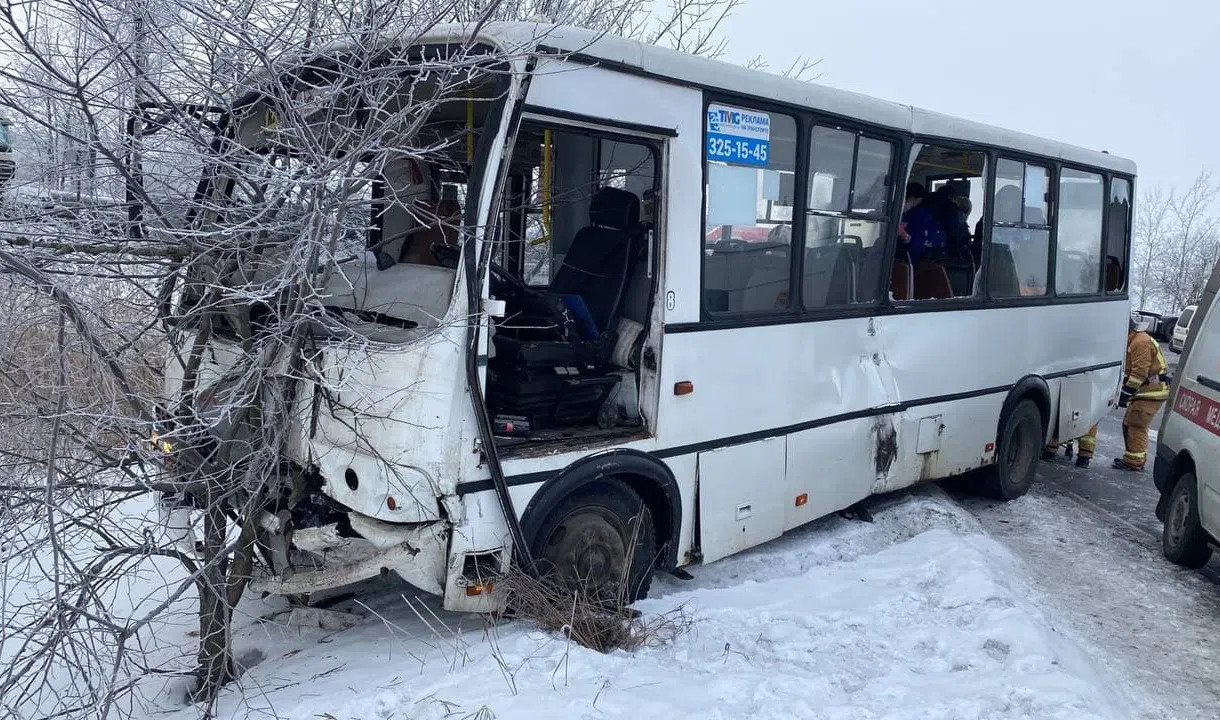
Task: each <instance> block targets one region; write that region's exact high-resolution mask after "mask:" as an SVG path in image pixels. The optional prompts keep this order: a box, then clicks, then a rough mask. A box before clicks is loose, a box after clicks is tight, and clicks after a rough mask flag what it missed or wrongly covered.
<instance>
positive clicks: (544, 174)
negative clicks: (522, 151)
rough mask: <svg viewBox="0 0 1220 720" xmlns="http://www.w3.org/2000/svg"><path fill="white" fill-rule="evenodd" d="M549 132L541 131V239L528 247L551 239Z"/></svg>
mask: <svg viewBox="0 0 1220 720" xmlns="http://www.w3.org/2000/svg"><path fill="white" fill-rule="evenodd" d="M551 173H552V168H551V131H550V130H543V131H542V171H541V172H540V173H539V179H538V183H539V185H540V187H539V188H538V192H539V194H540V196H541V197H540V199H541V201H542V237H540V238H538V239H537V240H534V241H533V242H531V243H530V245H541V244H542V243H544V242H546V241H547V240H550V239H551Z"/></svg>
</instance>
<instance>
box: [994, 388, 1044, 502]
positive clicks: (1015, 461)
mask: <svg viewBox="0 0 1220 720" xmlns="http://www.w3.org/2000/svg"><path fill="white" fill-rule="evenodd" d="M1042 441H1043V438H1042V413H1040V412H1039V411H1038V406H1037V405H1035V404H1034V402H1033V401H1032V400H1022V401H1021V402H1019V403H1017V405H1016V407H1014V408H1013V409H1012V412H1010V413H1008V417H1006V418H1005V419H1004V424H1003V426H1002V427H1001V428H1000V436H999V439H998V441H997V442H996V461H995V465H993V466H992V468H991V471H990V475H989V477H988V479H987V485H986V490H987V493H988V494H989V495H991V496H992V497H994V498H996V499H998V500H1015V499H1017V498H1019V497H1021V496H1022V495H1024V494H1025V493H1027V492H1029V488H1030V485H1032V484H1033V482H1034V471H1035V469H1036V467H1037V460H1038V456H1039V453H1040V452H1041V450H1042Z"/></svg>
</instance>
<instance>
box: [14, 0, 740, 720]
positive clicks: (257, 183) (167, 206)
mask: <svg viewBox="0 0 1220 720" xmlns="http://www.w3.org/2000/svg"><path fill="white" fill-rule="evenodd" d="M739 2H740V0H674V2H672V3H671V4H670V5H669V6H668V8H667V9H666V11H665V12H663V13H661V14H652V13H650V12H649V6H650V4H649V3H646V2H644V0H618V1H616V2H609V3H603V2H594V1H592V0H517V1H516V2H508V1H496V0H490V1H488V0H463V1H462V2H431V1H430V0H384V1H380V2H377V1H374V0H362V2H360V3H357V4H356V6H355V7H354V8H353V7H352V6H351V5H350V4H340V3H324V2H321V0H305V1H304V2H277V3H270V2H263V1H262V0H243V1H240V2H229V1H226V0H136V1H135V2H132V3H123V4H115V3H112V2H109V1H108V0H42V1H41V2H38V3H33V4H28V5H20V4H13V3H10V4H8V5H5V6H4V7H2V8H0V25H2V26H3V28H4V33H3V38H2V39H0V43H2V44H3V47H2V49H3V50H5V51H6V52H7V53H9V54H10V55H16V56H20V58H21V61H20V62H19V63H15V64H13V65H11V66H8V67H6V68H3V69H0V106H3V107H4V108H5V110H6V111H7V112H9V113H11V114H14V115H17V116H18V117H19V118H20V119H21V121H22V122H23V125H24V127H25V128H27V129H29V130H31V131H32V134H33V135H36V136H37V137H39V138H41V141H45V145H46V147H47V148H48V150H47V153H48V162H47V165H46V167H59V166H60V163H61V159H60V157H59V156H58V155H54V152H55V150H56V148H61V147H73V148H81V149H83V150H84V152H85V156H86V157H87V158H88V159H87V160H86V163H87V167H88V171H87V173H88V175H87V176H88V179H89V183H88V187H87V192H82V193H78V198H77V200H76V202H74V203H69V202H67V201H66V200H65V199H64V198H62V197H60V198H59V199H58V200H57V201H56V202H54V203H52V204H51V205H50V206H49V207H48V206H46V205H43V204H34V205H31V204H28V203H23V202H14V203H11V204H8V205H6V206H5V207H4V208H3V212H4V213H5V217H4V221H5V222H4V225H3V229H0V269H2V270H3V272H0V304H2V305H3V306H4V307H6V308H8V309H10V312H8V313H6V317H7V321H6V323H5V324H4V325H3V326H2V327H0V341H2V342H0V430H2V432H0V491H2V494H0V500H2V502H0V517H2V518H3V523H0V546H2V549H0V553H3V557H4V562H5V573H4V578H5V582H6V583H9V586H8V587H0V595H3V597H4V598H5V604H4V607H3V609H2V616H0V688H3V697H2V698H0V708H3V713H4V714H6V715H9V716H13V717H63V716H76V717H98V718H103V717H108V716H110V715H111V714H112V713H119V712H121V711H123V710H125V709H129V708H130V703H131V702H132V695H131V691H132V689H133V688H134V687H136V686H138V685H139V683H140V682H141V681H142V679H143V678H144V677H146V676H147V675H148V674H149V673H150V672H152V671H156V672H160V673H179V674H182V675H184V676H188V677H190V678H193V687H192V691H193V696H194V697H195V698H196V699H198V700H199V701H201V702H203V703H204V707H205V708H208V707H210V704H211V703H213V702H214V701H215V700H216V698H217V696H218V694H219V693H220V691H221V689H222V688H223V687H224V686H225V685H226V683H228V682H229V681H230V680H232V679H233V678H234V676H235V674H236V668H235V667H234V664H233V658H232V646H231V637H230V635H231V619H232V613H233V609H234V608H235V607H236V605H237V603H238V602H239V601H240V599H241V597H242V594H243V592H244V591H245V589H246V587H247V584H248V583H249V581H250V579H251V577H252V575H253V573H254V570H255V566H256V565H260V564H262V565H266V566H269V567H275V566H276V563H277V556H276V553H277V552H278V551H282V548H279V547H278V546H276V545H275V544H274V543H273V542H272V541H270V540H269V535H268V530H267V527H268V526H269V523H271V522H273V521H274V518H275V517H276V516H277V513H279V512H282V511H285V510H288V509H291V508H292V507H294V503H295V502H296V501H297V500H299V498H300V497H301V496H302V494H303V493H307V492H309V488H308V487H306V485H305V480H304V479H303V477H302V475H301V473H300V472H299V471H297V470H293V469H289V468H285V467H284V466H283V465H282V464H281V458H282V456H283V449H284V447H285V444H286V443H288V442H289V441H290V438H289V437H288V436H287V433H286V431H285V428H287V427H289V426H290V425H291V424H292V422H291V421H292V420H293V419H294V418H296V417H297V414H299V413H302V412H305V411H306V410H305V408H306V406H307V405H308V403H302V402H301V398H299V397H298V393H297V389H298V387H299V386H300V385H301V384H302V383H304V382H309V383H311V384H312V386H314V387H317V388H319V394H320V399H319V400H318V401H319V402H326V403H331V404H334V405H342V407H343V408H344V409H345V410H346V411H349V412H350V414H351V416H352V417H353V418H357V420H353V422H354V423H358V422H359V420H358V419H359V418H362V417H374V414H375V412H376V410H375V408H374V407H373V405H374V404H375V403H373V402H371V401H359V400H351V399H347V398H344V400H343V401H340V399H339V397H340V395H339V393H338V390H339V387H338V385H337V383H336V381H335V380H334V379H333V378H331V377H329V376H328V375H327V374H326V372H325V368H324V367H323V366H322V361H321V359H320V356H319V354H318V353H317V351H316V346H317V345H318V343H319V341H320V339H325V342H326V344H327V347H328V352H331V350H330V348H341V349H345V350H346V351H348V352H350V353H351V354H352V355H353V356H358V355H359V354H360V353H365V352H367V349H368V348H369V346H370V344H371V341H372V340H373V339H375V338H377V337H379V336H380V334H385V333H391V334H392V333H394V332H397V331H398V330H400V329H401V328H396V327H395V326H394V325H393V323H392V322H387V320H386V318H383V317H376V316H372V315H369V314H368V313H362V312H361V311H360V310H359V309H358V308H355V307H349V306H343V305H338V306H335V305H330V304H327V303H328V302H329V301H324V300H323V298H325V297H331V296H333V295H334V293H333V292H329V291H328V288H330V287H332V286H334V284H335V283H338V286H339V287H342V286H343V284H344V283H346V284H347V286H348V287H350V286H351V283H352V282H354V280H355V279H356V276H357V275H359V273H360V272H361V268H363V267H365V266H366V264H369V263H372V264H377V263H381V262H382V261H383V259H384V257H383V254H384V252H386V248H387V247H388V245H387V243H388V242H389V240H390V239H386V240H385V241H384V242H382V243H380V244H375V245H373V246H371V247H366V243H365V241H364V238H365V237H367V232H366V231H367V228H368V226H369V224H370V213H371V212H372V205H371V191H372V190H371V189H372V187H373V184H374V178H375V177H377V176H378V174H379V173H382V172H384V171H385V169H386V167H387V166H390V165H392V164H394V163H402V162H427V163H430V164H432V165H435V166H436V167H438V168H442V169H444V170H446V171H447V172H450V173H451V174H452V175H453V176H454V177H459V176H461V174H462V173H463V172H464V170H462V167H463V166H464V165H468V164H469V161H470V157H471V155H470V153H472V152H473V151H474V150H473V148H475V147H476V146H477V143H478V141H479V139H480V138H481V137H482V136H481V135H480V133H481V130H480V128H481V126H480V124H479V123H480V122H482V120H477V121H473V122H472V120H470V119H468V118H483V117H488V118H490V117H493V113H492V112H491V110H490V108H493V107H495V106H496V104H497V103H500V102H501V101H502V100H503V99H504V79H505V77H507V75H506V69H508V71H509V72H512V68H514V67H520V66H521V65H520V61H521V60H523V58H519V57H515V56H512V55H510V54H506V53H504V52H489V51H487V50H486V49H484V48H476V47H473V46H471V47H466V46H460V47H456V48H449V49H448V50H446V51H445V52H444V53H440V54H438V55H436V56H435V57H431V56H430V57H428V58H426V59H423V60H420V59H419V58H416V59H414V60H412V59H411V58H409V57H408V56H407V54H405V53H406V51H407V49H408V48H410V47H411V45H412V43H413V42H415V40H416V39H417V38H418V37H420V36H421V34H423V33H424V32H425V31H426V30H428V29H429V28H431V27H432V26H434V25H435V24H436V23H438V22H443V21H451V20H460V21H463V22H470V23H475V24H478V23H483V22H488V21H490V20H493V19H542V20H547V21H555V22H564V23H573V24H580V25H584V26H586V27H591V28H593V29H595V30H608V31H615V32H621V33H624V34H630V35H634V36H637V37H643V38H645V39H647V40H649V41H651V42H656V43H660V44H665V45H668V46H670V47H673V48H676V49H679V50H684V51H687V52H697V53H703V54H710V55H715V54H717V53H719V52H720V51H721V50H722V49H723V44H722V42H721V41H720V40H719V39H718V38H719V35H718V29H719V28H720V26H721V23H722V22H723V20H724V18H725V17H726V16H727V14H728V13H729V12H730V11H732V10H733V9H734V8H735V7H737V5H738V4H739ZM538 32H540V33H544V32H546V27H545V26H539V30H538ZM322 47H327V48H330V50H328V51H327V53H326V54H324V55H323V56H321V57H316V56H315V55H314V53H315V52H316V51H317V49H318V48H322ZM310 58H314V59H310ZM458 107H460V108H461V109H462V111H461V112H456V111H455V108H458ZM455 118H459V119H456V120H455ZM487 122H491V121H487ZM74 157H75V156H74ZM58 182H59V181H58V180H53V181H52V184H58ZM405 206H406V207H408V208H409V212H410V213H411V214H412V215H413V216H414V220H415V221H416V224H417V225H419V226H421V227H423V226H435V227H441V228H445V229H447V230H451V231H453V232H452V233H449V234H448V236H450V237H457V238H459V241H460V238H464V237H467V236H469V234H470V233H471V232H472V231H473V229H472V228H463V227H459V226H455V221H454V220H453V219H452V218H451V217H449V216H447V215H442V214H440V212H439V210H438V209H436V208H435V207H430V206H428V205H426V204H418V203H411V202H407V203H406V204H405ZM434 332H436V333H438V334H439V333H441V332H443V328H436V329H435V330H434ZM216 338H223V339H224V341H225V343H224V344H225V346H226V347H229V348H231V349H232V350H231V357H228V358H227V359H226V361H225V362H220V361H218V360H217V359H216V357H215V355H216V351H215V346H214V345H213V344H212V343H211V341H212V340H213V339H216ZM374 419H375V418H374ZM369 450H370V451H371V452H375V451H376V449H375V448H369ZM387 463H388V464H392V463H390V461H388V460H387ZM158 509H160V510H158ZM159 511H160V512H165V513H169V514H170V515H171V518H170V519H171V522H169V523H167V524H166V528H168V529H163V530H156V531H154V530H152V527H154V524H153V523H152V522H150V521H151V520H152V518H150V517H149V515H150V513H155V512H159ZM184 518H185V519H184ZM196 529H197V531H198V533H197V535H198V537H197V540H196V537H195V535H196V533H195V530H196ZM150 571H155V572H156V573H157V574H158V576H160V577H162V578H164V582H163V583H161V584H159V585H158V586H157V588H156V590H155V591H150V590H148V589H147V587H145V589H144V590H141V591H140V593H141V594H140V595H139V596H133V594H132V593H133V589H132V588H133V587H135V585H133V578H136V577H138V576H139V575H140V574H141V573H147V572H150ZM14 582H21V583H22V585H23V587H24V588H25V590H24V591H23V592H21V593H17V592H15V591H13V587H12V584H13V583H14ZM183 612H193V613H194V615H195V618H196V622H197V623H198V632H197V635H198V638H199V646H198V652H197V653H196V654H195V657H194V658H182V657H179V656H178V655H177V654H176V653H174V652H173V651H172V650H171V649H169V648H166V647H164V646H163V645H162V644H160V643H159V642H158V637H157V632H156V630H157V628H158V627H159V626H160V624H161V623H163V622H165V620H166V618H167V617H170V616H180V615H181V614H182V613H183Z"/></svg>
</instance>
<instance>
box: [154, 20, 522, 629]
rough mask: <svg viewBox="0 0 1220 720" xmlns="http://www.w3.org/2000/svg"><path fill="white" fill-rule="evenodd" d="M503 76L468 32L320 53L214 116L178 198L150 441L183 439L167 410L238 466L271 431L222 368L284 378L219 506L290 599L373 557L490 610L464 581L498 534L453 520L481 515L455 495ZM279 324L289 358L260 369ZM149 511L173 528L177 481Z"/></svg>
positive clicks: (482, 474)
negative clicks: (461, 38) (181, 201)
mask: <svg viewBox="0 0 1220 720" xmlns="http://www.w3.org/2000/svg"><path fill="white" fill-rule="evenodd" d="M365 55H367V53H365ZM523 70H524V69H523V68H522V67H519V66H518V61H517V60H516V59H514V58H511V57H508V56H507V55H506V54H505V53H503V52H501V51H496V50H492V49H491V48H488V47H480V46H474V45H470V44H466V45H439V44H438V45H426V46H416V47H413V48H409V49H405V50H393V51H387V52H385V53H382V54H379V55H378V56H377V58H376V60H375V61H374V62H370V61H369V58H368V57H363V58H355V57H353V56H349V55H345V54H344V53H342V52H337V53H332V54H328V55H327V57H326V58H325V59H323V60H317V61H313V62H311V63H309V64H307V65H303V66H302V67H301V68H299V69H298V70H296V71H294V72H293V73H292V74H291V77H280V78H278V79H277V81H276V82H272V81H268V83H267V87H268V88H269V90H268V91H267V92H265V93H260V94H255V95H251V96H250V97H248V98H245V99H243V100H242V101H241V102H239V103H237V104H236V106H235V109H233V110H232V111H231V112H230V113H229V114H228V116H227V117H226V119H225V122H224V123H223V129H222V133H221V139H220V140H218V142H217V144H216V145H215V146H214V149H215V150H216V151H217V152H216V153H215V155H216V156H217V157H218V158H219V159H218V160H217V162H216V163H215V164H214V166H213V167H212V168H210V169H209V170H208V171H207V172H206V173H205V177H204V178H203V180H202V181H201V183H200V185H199V191H198V193H197V196H196V200H197V203H196V207H195V209H194V211H193V219H192V223H193V228H192V231H193V232H194V233H196V234H197V237H198V238H200V240H199V245H198V248H201V249H197V250H196V252H194V253H193V254H192V255H191V260H190V261H188V262H187V263H185V264H184V268H185V269H184V271H183V273H182V277H181V278H180V279H179V281H178V283H177V285H176V286H175V287H174V288H172V289H170V290H167V291H166V293H165V296H166V297H170V298H172V301H171V302H169V303H168V304H167V305H168V306H167V312H166V320H167V323H168V326H169V327H170V328H171V336H172V337H173V338H174V342H173V345H174V352H173V353H171V354H170V355H171V359H170V361H169V363H168V366H167V369H166V400H167V407H169V408H171V409H172V410H171V413H170V414H171V415H173V417H171V418H168V419H167V421H166V424H165V427H164V428H162V429H161V431H160V433H161V434H160V438H161V440H162V442H164V443H168V445H166V447H167V448H169V447H172V446H173V444H174V443H175V442H182V441H185V437H184V436H185V431H184V430H182V429H181V428H182V425H183V423H181V422H175V418H178V419H180V418H182V417H186V413H185V411H184V408H187V407H189V408H190V412H191V417H192V418H195V423H196V424H197V425H198V424H204V425H206V426H208V433H207V434H208V435H209V440H208V441H207V442H205V443H204V445H205V446H206V448H207V450H206V451H205V453H204V454H207V453H208V452H210V453H212V454H211V455H210V456H209V457H210V458H211V459H212V460H213V461H215V462H218V463H226V464H229V465H232V466H234V467H239V466H241V465H242V464H243V463H250V462H253V461H254V460H255V459H256V458H257V457H259V454H260V453H262V452H265V451H266V450H267V449H268V448H267V447H265V445H266V438H267V437H270V436H272V435H273V433H268V432H267V431H266V428H263V430H262V431H261V432H260V431H257V430H253V431H252V430H250V429H249V428H244V426H243V423H245V424H246V425H250V424H251V421H250V417H251V415H252V413H250V412H249V410H248V408H249V406H250V405H251V404H254V405H257V406H259V407H260V408H261V407H265V406H267V404H268V403H269V400H268V398H267V397H266V395H267V393H270V392H273V391H272V390H270V389H269V385H270V384H269V383H266V382H264V381H263V380H259V381H256V383H255V386H256V387H257V388H258V389H257V390H256V391H255V392H257V393H261V394H262V395H261V396H260V397H258V398H257V399H255V400H253V401H251V391H250V390H249V389H248V388H249V383H248V382H247V383H245V384H244V385H243V381H242V378H249V377H250V375H249V373H251V372H254V373H263V374H264V375H266V374H267V372H268V371H270V372H278V373H279V374H280V375H282V376H286V377H289V378H290V382H289V385H288V386H289V387H290V389H291V391H290V392H289V393H287V395H288V397H287V399H286V400H285V401H284V405H285V407H286V408H287V409H286V411H285V416H286V418H287V421H286V422H285V423H284V427H282V428H277V429H275V430H276V431H277V432H281V433H282V436H281V435H274V436H275V437H282V443H281V445H280V447H281V448H282V452H280V453H278V455H279V457H278V458H276V460H275V462H274V463H273V464H274V465H276V466H277V470H276V471H275V475H276V480H275V481H274V482H272V483H271V484H270V487H269V488H266V489H264V490H261V491H259V492H258V493H254V492H245V493H235V494H233V495H232V496H231V499H230V500H229V504H230V505H231V506H232V508H233V509H234V510H235V511H241V512H244V513H245V514H247V515H250V514H251V513H250V508H251V506H252V505H257V506H258V507H257V510H256V511H255V512H254V513H252V514H253V516H254V517H256V518H257V525H258V530H257V537H258V547H259V550H260V556H261V557H262V559H263V560H264V563H265V564H268V565H270V567H269V568H267V569H266V570H265V571H264V572H262V574H261V576H259V577H256V578H255V580H254V582H253V586H254V587H255V588H256V589H260V590H267V591H271V592H275V593H281V594H308V593H312V592H316V591H319V590H324V589H328V588H333V587H338V586H341V585H346V584H349V583H352V582H356V581H359V580H361V579H364V578H367V577H371V576H374V575H377V574H378V573H380V572H382V571H383V570H387V569H388V570H393V571H395V572H397V573H398V574H399V575H401V576H402V577H403V578H405V579H406V580H407V581H409V582H410V583H412V584H413V585H415V586H417V587H419V588H420V589H422V590H425V591H428V592H430V593H434V594H438V595H443V596H444V597H445V606H446V607H448V608H450V609H457V610H485V609H489V608H491V607H494V605H495V602H496V601H495V600H494V599H493V598H492V597H490V596H489V595H487V594H485V593H483V592H482V590H483V587H482V585H481V583H480V582H479V578H480V577H482V576H484V575H489V574H492V573H498V572H500V571H502V570H504V569H505V568H506V567H507V565H508V563H509V555H508V553H509V550H508V548H510V547H511V542H510V541H509V540H508V537H509V536H508V532H509V531H508V530H506V529H504V527H505V523H504V522H503V521H501V522H499V523H491V524H487V523H484V524H482V525H480V527H483V528H490V529H487V530H484V531H483V532H481V533H479V532H473V531H471V532H454V528H455V526H459V525H461V524H462V518H463V516H464V515H465V514H468V513H472V512H473V513H476V514H479V515H485V514H488V513H494V514H495V515H496V516H500V515H501V510H500V508H496V507H486V508H484V507H469V506H464V505H463V504H462V502H461V501H460V500H459V499H458V498H457V497H456V494H455V489H456V487H457V485H458V483H459V482H462V481H471V480H484V479H486V478H487V477H488V469H487V465H486V462H485V459H484V458H483V457H482V456H481V455H480V454H479V453H478V452H477V451H478V448H479V445H480V443H479V438H480V420H479V410H480V406H479V405H477V404H476V403H473V402H472V393H471V392H470V391H469V385H470V384H471V382H472V381H474V382H480V380H479V378H478V375H477V374H478V372H479V370H478V369H477V368H476V366H475V363H474V360H473V359H474V358H475V357H477V356H479V355H484V354H485V353H486V350H485V349H481V348H484V347H485V345H486V337H485V333H480V332H479V329H478V326H479V325H480V323H483V322H485V318H484V315H483V308H482V303H483V300H482V299H481V297H482V296H483V294H484V292H483V284H484V279H485V276H486V267H487V259H486V255H487V251H486V250H485V249H484V244H483V242H482V238H481V237H480V233H481V232H482V231H483V229H485V228H487V227H488V226H489V222H488V218H489V217H490V216H491V215H492V213H493V210H492V202H493V198H494V197H495V195H496V192H495V191H496V188H495V187H494V185H495V182H496V178H497V176H498V175H499V174H500V173H499V172H497V168H498V165H499V163H500V162H501V161H502V154H503V148H504V147H505V145H506V142H507V141H508V136H509V131H510V122H509V118H510V116H511V114H512V110H513V108H514V107H515V99H516V98H517V97H518V96H519V95H520V93H521V87H520V84H521V82H522V78H523V77H525V73H524V71H523ZM272 90H274V91H272ZM209 238H222V239H221V240H217V241H216V242H215V243H214V244H213V245H212V246H209V245H208V243H209ZM234 238H243V239H238V240H235V239H234ZM219 248H223V249H224V251H223V252H222V251H220V250H219ZM211 250H215V252H210V251H211ZM301 288H304V290H301ZM290 291H291V292H290ZM292 293H295V294H292ZM235 297H247V298H249V300H248V301H243V302H235V301H234V298H235ZM285 297H291V298H292V300H285ZM222 298H223V299H222ZM301 328H304V331H303V333H302V334H301V335H298V334H297V333H298V332H299V331H300V330H301ZM298 337H302V338H303V339H301V340H300V342H299V352H295V351H296V350H297V349H298V348H297V347H296V346H293V352H295V354H294V355H292V357H287V358H281V359H280V360H279V361H278V362H279V363H280V364H279V365H275V366H274V367H270V368H268V367H267V366H266V363H265V360H266V358H267V357H269V353H271V354H274V352H275V348H276V347H282V346H283V345H290V340H291V339H293V338H298ZM289 354H290V355H291V354H292V353H289ZM281 355H283V353H281ZM260 363H263V364H262V365H260ZM294 363H296V364H295V365H294ZM238 387H245V388H247V389H246V390H245V391H244V392H245V393H246V395H245V396H244V397H243V396H242V395H241V392H239V391H237V390H235V389H234V388H238ZM485 424H486V423H483V425H485ZM175 433H178V434H179V436H180V437H179V438H178V439H177V440H175ZM243 439H244V440H245V442H244V444H243V443H242V442H240V441H242V440H243ZM235 441H236V442H235ZM225 448H229V449H230V450H232V448H239V449H238V450H236V451H231V452H228V454H226V451H225ZM256 495H257V497H256ZM164 504H165V506H166V510H167V513H168V515H169V517H171V518H173V520H172V521H171V526H175V527H179V528H189V522H187V519H188V517H189V513H190V512H191V509H192V507H193V508H194V509H199V508H200V502H199V501H198V499H195V500H191V499H190V498H188V497H187V494H186V493H177V494H173V493H171V494H167V495H166V496H165V498H164ZM187 532H188V531H184V535H183V537H184V538H185V537H186V534H187Z"/></svg>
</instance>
